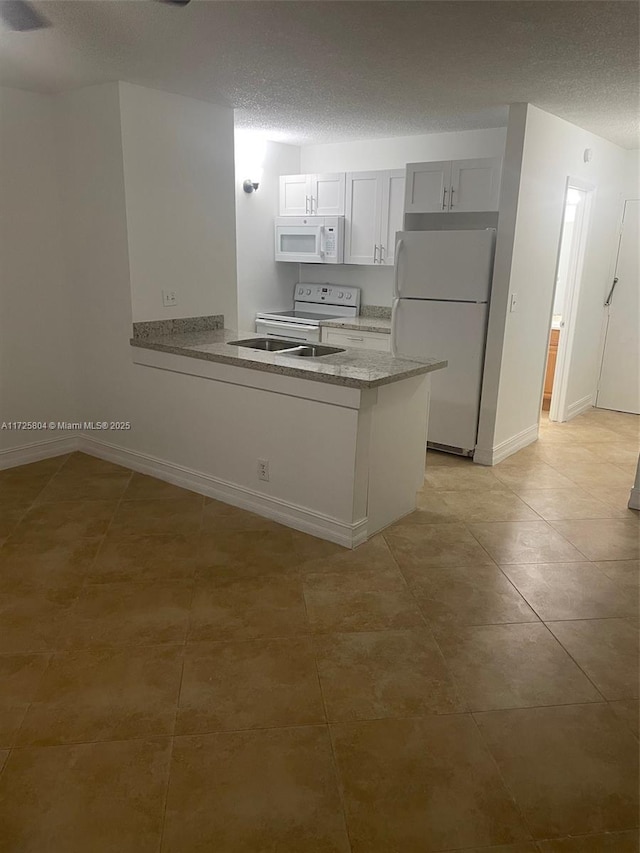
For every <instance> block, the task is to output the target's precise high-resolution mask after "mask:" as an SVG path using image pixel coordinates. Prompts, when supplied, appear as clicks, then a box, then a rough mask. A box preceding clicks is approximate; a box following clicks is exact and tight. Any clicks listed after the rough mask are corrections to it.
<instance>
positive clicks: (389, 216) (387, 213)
mask: <svg viewBox="0 0 640 853" xmlns="http://www.w3.org/2000/svg"><path fill="white" fill-rule="evenodd" d="M382 174H383V186H382V219H381V222H380V263H381V264H386V265H387V266H391V267H392V266H393V265H394V263H395V253H396V232H397V231H402V229H403V217H404V209H403V208H404V185H405V172H404V170H403V169H397V170H394V171H390V172H383V173H382Z"/></svg>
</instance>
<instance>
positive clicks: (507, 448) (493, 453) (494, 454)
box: [473, 424, 538, 465]
mask: <svg viewBox="0 0 640 853" xmlns="http://www.w3.org/2000/svg"><path fill="white" fill-rule="evenodd" d="M537 440H538V424H533V425H532V426H530V427H527V428H526V429H523V430H522V431H521V432H518V433H516V435H512V436H511V438H507V439H506V440H505V441H501V442H500V444H496V446H495V447H493V448H491V449H490V450H483V449H481V448H476V451H475V453H474V454H473V461H474V462H476V463H477V464H478V465H497V464H498V462H502V460H503V459H506V458H507V457H508V456H513V454H514V453H517V452H518V451H519V450H522V449H523V448H525V447H527V446H528V445H530V444H533V442H534V441H537Z"/></svg>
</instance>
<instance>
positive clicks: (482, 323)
mask: <svg viewBox="0 0 640 853" xmlns="http://www.w3.org/2000/svg"><path fill="white" fill-rule="evenodd" d="M487 313H488V305H487V304H486V303H484V304H477V303H473V302H430V301H427V300H419V299H399V300H398V301H397V302H396V303H395V304H394V308H393V328H392V342H391V345H392V348H393V352H394V354H395V355H399V356H402V355H406V356H409V357H411V356H414V357H415V356H418V357H427V358H438V359H446V360H447V361H448V362H449V364H448V365H447V367H446V368H445V369H444V370H438V371H436V372H435V373H433V374H431V408H430V412H429V427H428V439H429V441H430V442H432V443H434V444H442V445H446V446H448V447H456V448H461V449H463V450H466V451H470V450H473V449H474V448H475V446H476V438H477V432H478V414H479V411H480V390H481V386H482V368H483V364H484V344H485V337H486V328H487Z"/></svg>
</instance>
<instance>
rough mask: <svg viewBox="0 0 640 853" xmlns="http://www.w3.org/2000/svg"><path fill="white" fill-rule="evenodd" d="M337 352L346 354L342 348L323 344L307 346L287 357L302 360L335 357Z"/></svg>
mask: <svg viewBox="0 0 640 853" xmlns="http://www.w3.org/2000/svg"><path fill="white" fill-rule="evenodd" d="M337 352H344V350H343V349H340V347H325V346H323V345H322V344H305V345H304V346H301V347H300V348H299V349H298V350H292V351H291V352H290V353H287V355H296V356H299V357H300V358H320V356H323V355H334V354H335V353H337Z"/></svg>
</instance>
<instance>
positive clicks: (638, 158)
mask: <svg viewBox="0 0 640 853" xmlns="http://www.w3.org/2000/svg"><path fill="white" fill-rule="evenodd" d="M624 197H625V198H640V149H638V148H635V149H634V150H633V151H627V162H626V167H625V179H624Z"/></svg>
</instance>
